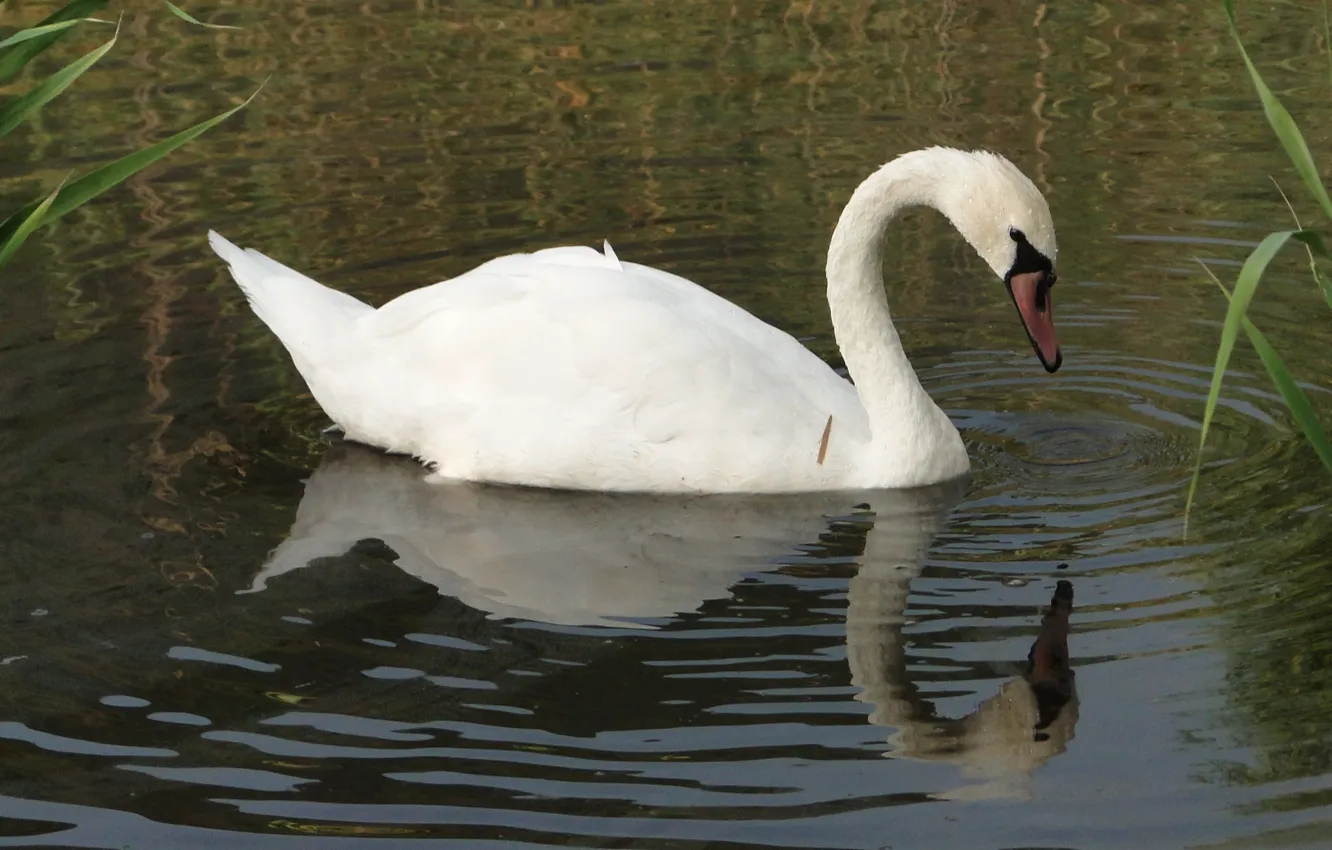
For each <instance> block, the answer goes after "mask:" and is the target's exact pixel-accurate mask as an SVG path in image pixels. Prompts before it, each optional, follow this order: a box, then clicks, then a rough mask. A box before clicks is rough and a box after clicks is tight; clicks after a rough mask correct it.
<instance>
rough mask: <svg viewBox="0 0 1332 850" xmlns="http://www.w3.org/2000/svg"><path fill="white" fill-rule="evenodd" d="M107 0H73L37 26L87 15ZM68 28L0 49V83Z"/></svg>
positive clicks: (103, 4) (6, 80)
mask: <svg viewBox="0 0 1332 850" xmlns="http://www.w3.org/2000/svg"><path fill="white" fill-rule="evenodd" d="M106 2H107V0H73V2H70V3H66V4H65V5H64V6H63V7H61V8H60V9H57V10H56V11H54V12H52V13H51V14H50V15H47V16H46V18H44V19H43V20H42V21H41V22H40V23H38V25H37V26H39V27H44V26H47V25H49V24H57V23H60V22H61V21H70V20H74V19H76V18H86V17H89V16H90V15H91V14H92V13H93V12H96V11H97V10H98V9H100V8H102V7H103V6H105V5H106ZM66 32H68V30H56V31H54V32H51V33H48V34H47V35H43V36H40V37H38V38H31V39H28V40H27V41H24V42H23V43H22V44H16V45H14V46H12V47H7V48H4V49H3V51H0V83H5V82H8V81H9V80H10V79H11V78H12V77H13V76H14V75H15V74H17V73H18V72H19V71H22V70H23V66H24V65H26V64H28V61H29V60H30V59H32V57H34V56H36V55H37V54H38V53H41V52H42V51H43V50H45V49H46V48H48V47H50V46H51V45H52V44H54V43H55V42H56V40H57V39H59V38H61V37H62V36H64V34H65V33H66Z"/></svg>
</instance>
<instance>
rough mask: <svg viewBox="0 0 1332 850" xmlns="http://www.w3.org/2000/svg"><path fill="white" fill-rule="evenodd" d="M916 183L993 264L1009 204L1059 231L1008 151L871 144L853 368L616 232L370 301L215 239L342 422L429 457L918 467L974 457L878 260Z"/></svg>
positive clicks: (846, 320)
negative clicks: (639, 259)
mask: <svg viewBox="0 0 1332 850" xmlns="http://www.w3.org/2000/svg"><path fill="white" fill-rule="evenodd" d="M959 181H961V182H960V183H959ZM960 185H963V186H964V185H971V186H972V187H973V189H970V190H967V191H962V190H961V189H959V186H960ZM914 204H928V205H932V206H936V207H938V208H939V209H941V210H942V211H943V212H944V213H945V215H947V216H948V217H949V219H950V220H951V221H952V222H953V223H954V224H955V225H956V226H957V227H958V229H959V230H960V231H961V232H962V234H963V235H964V236H965V237H966V238H967V239H968V241H970V242H971V243H972V244H973V245H976V246H977V247H978V249H979V250H980V251H981V253H982V256H983V257H984V258H985V259H986V260H987V262H989V263H990V264H991V265H992V266H995V267H996V268H998V267H1001V266H1003V267H1005V268H1006V267H1007V266H1005V265H1004V264H1005V263H1008V264H1011V263H1012V259H1011V256H1010V257H1007V258H1005V257H1004V256H1001V255H1002V254H1004V253H1005V252H1008V253H1009V254H1011V253H1012V252H1013V251H1014V248H1013V247H1012V242H1011V240H1009V239H1008V235H1007V234H1008V228H1009V227H1011V226H1018V227H1021V228H1023V229H1024V230H1025V231H1026V232H1028V233H1029V236H1030V237H1031V238H1032V240H1033V244H1035V245H1037V246H1038V247H1041V248H1044V247H1045V246H1046V245H1048V250H1049V251H1050V252H1051V255H1052V254H1053V251H1054V247H1053V246H1054V236H1053V233H1054V231H1053V226H1052V225H1050V224H1049V223H1048V222H1049V211H1048V209H1047V208H1046V207H1045V202H1044V199H1042V198H1041V196H1040V193H1039V192H1037V191H1036V189H1035V187H1034V186H1032V185H1031V183H1030V181H1028V180H1027V179H1026V178H1025V177H1023V176H1022V175H1021V172H1019V171H1017V169H1016V168H1014V167H1013V166H1012V165H1011V164H1009V163H1008V162H1007V160H1004V159H1002V158H1001V157H997V156H994V155H991V154H973V153H966V152H962V151H953V150H949V149H944V148H931V149H929V150H926V151H917V152H915V153H913V154H907V155H905V156H903V157H900V158H899V159H897V160H895V161H893V162H891V163H889V164H888V165H886V166H884V167H883V168H882V169H880V170H879V171H878V172H876V173H875V174H874V175H872V176H871V177H870V178H869V179H868V180H866V181H865V183H864V184H862V185H861V187H860V188H859V189H857V191H856V193H855V195H853V197H852V200H851V201H850V203H848V205H847V207H846V209H845V211H844V212H843V214H842V219H841V221H840V222H839V224H838V227H837V230H836V232H835V233H834V236H833V245H832V248H831V249H830V251H829V260H828V297H829V303H830V306H831V307H832V311H833V324H834V328H835V330H836V332H837V338H838V343H839V345H840V346H841V348H842V351H843V354H844V356H845V357H846V361H847V364H848V366H849V367H850V369H851V372H852V377H853V378H854V379H855V380H856V383H857V386H855V387H853V386H852V385H851V384H849V383H847V382H846V381H844V380H843V379H842V378H840V377H839V376H838V375H837V374H836V373H834V372H833V371H832V370H831V369H830V368H829V367H828V366H827V365H826V364H825V363H823V362H822V361H821V360H820V359H819V358H818V357H816V356H815V355H814V354H812V353H811V352H810V351H809V350H808V349H806V348H805V347H804V346H802V345H801V344H800V343H799V342H797V341H796V340H795V339H794V338H792V337H791V336H790V335H788V334H786V333H784V332H782V331H780V330H778V329H776V328H774V327H772V326H770V325H767V324H765V323H763V322H762V321H760V320H759V319H757V318H755V317H754V316H752V315H751V314H749V313H747V312H745V311H744V310H742V309H740V308H739V307H737V306H736V305H734V304H732V303H730V302H728V301H726V300H724V299H722V298H720V297H718V296H716V295H714V294H712V293H710V292H708V291H707V290H705V289H703V288H702V287H699V286H697V285H696V284H694V283H691V282H690V281H688V280H686V279H684V278H682V277H679V276H677V275H674V274H670V273H668V272H664V271H660V270H658V269H653V268H650V267H647V266H642V265H638V264H636V263H628V262H621V261H620V260H619V258H618V257H616V255H615V252H614V251H613V250H612V249H611V247H610V244H609V243H606V244H605V246H604V248H603V251H602V252H598V251H596V250H594V249H591V248H586V247H562V248H550V249H546V250H542V251H537V252H535V253H531V254H513V255H509V256H504V257H499V258H496V259H494V260H491V261H489V262H487V263H484V264H483V265H481V266H478V267H477V268H475V269H473V270H472V271H470V272H467V273H466V274H463V275H460V276H459V277H457V278H454V279H452V280H449V281H445V282H442V283H437V284H434V285H432V286H427V287H424V288H422V289H417V290H414V291H412V292H408V293H406V294H404V295H402V296H400V297H398V298H396V299H394V300H392V301H390V302H389V303H387V304H385V305H384V306H382V307H380V308H379V309H377V310H373V309H371V308H369V307H368V306H366V305H365V304H362V303H361V302H359V301H357V300H355V299H353V298H351V297H350V296H347V295H344V294H342V293H338V292H335V291H333V290H330V289H328V288H326V287H323V286H321V285H320V284H318V283H315V282H314V281H313V280H310V279H309V278H307V277H305V276H304V275H301V274H298V273H297V272H294V271H291V270H290V269H287V268H285V267H284V266H282V265H280V264H279V263H277V262H275V261H273V260H270V259H268V258H266V257H264V256H263V255H261V254H258V253H257V252H255V251H252V250H251V251H241V250H240V249H239V248H236V247H235V246H234V245H232V244H231V243H230V242H227V241H226V240H225V239H223V238H222V237H220V236H218V235H217V234H215V233H210V234H209V241H210V244H212V246H213V249H214V250H215V251H217V253H218V254H219V256H221V257H222V258H223V259H224V260H225V261H226V262H227V264H228V265H229V266H230V268H231V271H232V274H233V276H234V277H235V278H236V280H237V282H238V283H239V284H240V286H241V288H242V289H243V290H244V291H245V294H246V296H247V297H248V298H249V300H250V303H251V305H252V306H253V307H254V310H255V313H256V314H257V315H259V317H260V318H261V319H263V321H264V322H265V323H266V324H267V325H268V326H269V327H270V328H272V330H273V332H274V333H276V334H277V336H278V338H279V339H280V340H281V341H282V342H283V344H284V345H286V346H287V348H288V349H289V350H290V351H291V353H292V358H293V361H294V362H295V364H296V367H297V368H298V369H299V370H300V372H301V374H302V376H303V377H304V378H305V380H306V382H307V383H308V384H309V385H310V389H311V391H312V393H313V394H314V396H315V398H316V400H317V401H318V402H319V404H320V405H321V406H322V407H323V408H324V411H325V412H326V413H327V414H328V415H329V417H330V418H331V419H333V420H334V422H336V423H337V425H339V426H340V427H341V428H342V429H343V430H344V432H345V433H346V435H347V437H349V438H351V439H354V440H359V441H361V442H365V443H368V444H370V445H374V446H379V447H382V448H385V449H389V450H391V451H394V452H401V453H406V454H411V455H414V456H416V457H418V458H421V459H423V460H425V461H427V462H428V463H430V464H431V465H432V466H433V468H434V469H435V472H436V473H437V475H439V476H440V477H443V478H449V479H466V480H473V481H492V482H500V483H509V484H523V485H532V486H541V487H561V488H575V489H590V490H618V491H654V492H737V491H742V492H783V491H786V492H790V491H810V490H830V489H846V488H863V487H909V486H916V485H921V484H928V483H933V482H937V481H942V480H947V479H949V478H955V477H957V476H959V475H962V474H964V473H965V472H966V470H967V467H968V461H967V456H966V451H965V448H964V447H963V445H962V441H961V438H960V436H959V435H958V433H957V431H956V429H955V428H954V427H953V426H952V424H951V423H950V422H949V420H948V418H947V417H946V416H945V415H944V414H943V412H942V411H940V410H939V408H938V407H937V406H936V405H935V404H934V403H933V402H932V401H931V400H930V398H929V396H928V395H926V394H925V392H924V390H923V389H921V387H920V383H919V381H918V380H917V379H916V376H915V373H914V371H913V370H912V369H911V366H910V364H909V363H908V362H907V360H906V356H905V354H904V353H902V349H901V344H900V342H899V341H898V339H897V334H896V332H895V331H894V330H893V327H892V323H891V320H890V319H889V316H888V311H887V305H886V303H884V298H883V288H882V282H881V280H880V279H879V274H880V272H879V269H880V258H879V251H880V246H881V244H882V241H883V231H884V229H885V228H886V227H887V225H888V223H889V222H890V221H891V219H892V218H893V217H894V216H895V215H896V214H897V213H898V211H899V210H900V209H902V208H903V207H906V206H910V205H914ZM1038 240H1039V241H1038ZM1001 273H1002V272H1001ZM830 417H831V425H829V420H830ZM825 429H826V430H827V440H826V441H825V440H824V434H825ZM825 442H826V446H825Z"/></svg>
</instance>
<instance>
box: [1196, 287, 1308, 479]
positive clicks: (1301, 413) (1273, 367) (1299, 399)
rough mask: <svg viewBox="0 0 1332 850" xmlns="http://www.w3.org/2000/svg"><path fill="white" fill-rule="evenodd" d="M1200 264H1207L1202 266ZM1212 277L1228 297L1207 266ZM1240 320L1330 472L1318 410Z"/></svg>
mask: <svg viewBox="0 0 1332 850" xmlns="http://www.w3.org/2000/svg"><path fill="white" fill-rule="evenodd" d="M1203 268H1207V267H1206V266H1203ZM1207 273H1208V274H1209V275H1211V277H1212V280H1213V281H1215V282H1216V285H1217V286H1218V287H1219V288H1220V289H1221V291H1222V292H1223V293H1225V296H1226V298H1227V299H1232V296H1231V294H1230V292H1229V291H1228V290H1227V289H1226V287H1225V285H1224V284H1223V283H1221V281H1220V280H1217V277H1216V275H1213V274H1212V270H1211V269H1207ZM1242 324H1243V326H1244V332H1245V333H1246V334H1248V336H1249V342H1250V343H1252V344H1253V350H1254V351H1256V352H1258V357H1259V359H1261V360H1262V361H1263V366H1264V368H1266V369H1267V374H1268V376H1269V377H1270V378H1271V379H1272V383H1273V384H1275V385H1276V388H1277V391H1278V392H1280V393H1281V398H1282V399H1283V400H1284V401H1285V402H1286V407H1288V408H1290V415H1291V416H1292V417H1293V418H1294V419H1295V423H1296V424H1297V425H1299V426H1300V430H1301V431H1303V432H1304V436H1305V438H1306V439H1307V440H1308V441H1309V445H1311V446H1313V449H1314V452H1316V453H1317V454H1318V459H1319V460H1321V461H1322V462H1323V466H1325V467H1327V469H1328V471H1329V472H1332V441H1329V440H1328V438H1327V432H1326V431H1324V430H1323V423H1322V422H1321V421H1319V419H1318V414H1317V413H1315V412H1314V409H1313V405H1311V404H1310V403H1309V397H1308V396H1307V395H1305V394H1304V390H1302V389H1300V385H1299V384H1297V383H1296V382H1295V379H1294V378H1293V377H1291V374H1290V370H1289V369H1287V368H1286V364H1285V363H1284V362H1283V361H1282V359H1281V356H1280V355H1279V354H1277V353H1276V349H1274V348H1273V347H1272V345H1271V343H1269V342H1268V341H1267V337H1265V336H1263V333H1262V331H1260V330H1258V326H1257V325H1255V324H1254V323H1253V322H1252V321H1250V319H1249V317H1248V316H1245V317H1244V319H1243V321H1242Z"/></svg>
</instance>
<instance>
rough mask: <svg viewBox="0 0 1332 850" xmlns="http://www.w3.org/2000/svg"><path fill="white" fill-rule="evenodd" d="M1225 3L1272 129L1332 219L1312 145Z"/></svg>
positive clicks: (1231, 5) (1226, 1)
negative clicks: (1266, 77) (1274, 89)
mask: <svg viewBox="0 0 1332 850" xmlns="http://www.w3.org/2000/svg"><path fill="white" fill-rule="evenodd" d="M1222 5H1223V6H1224V7H1225V10H1226V18H1227V19H1228V20H1229V21H1230V34H1231V35H1232V36H1233V37H1234V39H1235V45H1236V46H1237V47H1239V51H1240V56H1242V57H1243V58H1244V67H1245V68H1247V69H1248V70H1249V79H1250V80H1252V81H1253V87H1254V88H1255V89H1257V91H1258V99H1259V100H1260V101H1262V104H1263V112H1264V113H1265V114H1266V115H1267V123H1268V124H1270V125H1271V126H1272V132H1274V133H1276V137H1277V139H1278V140H1280V142H1281V146H1282V147H1283V148H1285V149H1286V156H1288V157H1289V158H1290V161H1291V164H1292V165H1294V166H1295V170H1296V171H1297V172H1299V175H1300V179H1302V180H1303V181H1304V185H1305V186H1306V187H1308V189H1309V191H1310V192H1312V193H1313V196H1314V198H1316V199H1317V200H1318V204H1319V206H1321V207H1322V208H1323V213H1324V214H1325V215H1326V216H1327V217H1328V218H1329V219H1332V197H1328V194H1327V188H1326V187H1324V186H1323V181H1322V179H1321V178H1320V177H1319V174H1318V167H1317V166H1315V165H1314V161H1313V154H1311V153H1310V152H1309V146H1308V145H1307V144H1305V142H1304V135H1303V134H1301V133H1300V128H1299V127H1298V126H1297V125H1296V124H1295V119H1294V118H1292V117H1291V115H1290V113H1289V112H1287V111H1286V107H1284V106H1282V105H1281V101H1280V100H1278V99H1277V96H1276V95H1275V94H1273V93H1272V90H1271V89H1269V88H1268V87H1267V83H1265V82H1263V78H1262V75H1261V74H1259V73H1258V69H1257V68H1256V67H1254V64H1253V61H1252V60H1250V59H1249V53H1248V51H1247V50H1245V49H1244V42H1242V41H1240V36H1239V30H1238V28H1236V26H1235V0H1222ZM1237 327H1238V325H1237Z"/></svg>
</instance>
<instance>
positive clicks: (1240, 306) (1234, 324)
mask: <svg viewBox="0 0 1332 850" xmlns="http://www.w3.org/2000/svg"><path fill="white" fill-rule="evenodd" d="M1306 233H1308V231H1307V230H1282V231H1279V232H1277V233H1269V234H1268V235H1267V236H1266V237H1265V238H1264V239H1263V241H1262V242H1260V243H1258V247H1257V248H1254V249H1253V253H1251V254H1249V258H1248V259H1247V260H1245V261H1244V266H1243V267H1242V268H1241V269H1240V273H1239V277H1238V278H1237V279H1236V281H1235V293H1234V297H1233V298H1231V301H1230V307H1229V308H1228V309H1227V310H1226V319H1225V322H1224V323H1223V324H1222V325H1221V342H1220V344H1219V345H1218V346H1217V350H1216V365H1214V366H1213V367H1212V385H1211V388H1210V389H1209V390H1208V392H1207V404H1206V406H1205V407H1204V408H1203V421H1202V433H1201V434H1200V435H1199V436H1198V458H1197V460H1196V461H1195V463H1194V465H1193V479H1192V480H1191V481H1190V482H1189V494H1188V498H1187V500H1186V501H1185V503H1184V520H1185V522H1188V516H1189V510H1190V509H1191V508H1192V507H1193V495H1194V493H1195V491H1196V490H1197V489H1198V477H1199V476H1200V475H1201V474H1202V461H1203V449H1204V448H1205V447H1206V445H1207V429H1208V428H1209V427H1210V426H1211V424H1212V415H1213V414H1214V413H1215V412H1216V403H1217V401H1218V399H1220V397H1221V381H1222V379H1223V378H1224V377H1225V375H1226V367H1227V366H1229V365H1230V355H1231V353H1232V352H1233V351H1234V350H1235V339H1236V337H1238V336H1239V329H1240V319H1242V318H1243V317H1244V314H1245V313H1246V312H1247V311H1248V309H1249V303H1250V302H1251V301H1253V296H1254V293H1255V292H1257V291H1258V283H1259V281H1261V280H1262V277H1263V272H1264V271H1265V270H1266V269H1267V264H1268V263H1270V262H1272V258H1273V257H1275V256H1276V255H1277V252H1278V251H1280V250H1281V248H1282V247H1283V246H1284V245H1285V244H1286V243H1287V242H1289V241H1290V240H1291V238H1293V237H1295V235H1296V234H1306ZM1301 241H1303V240H1301ZM1306 244H1307V243H1306Z"/></svg>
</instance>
